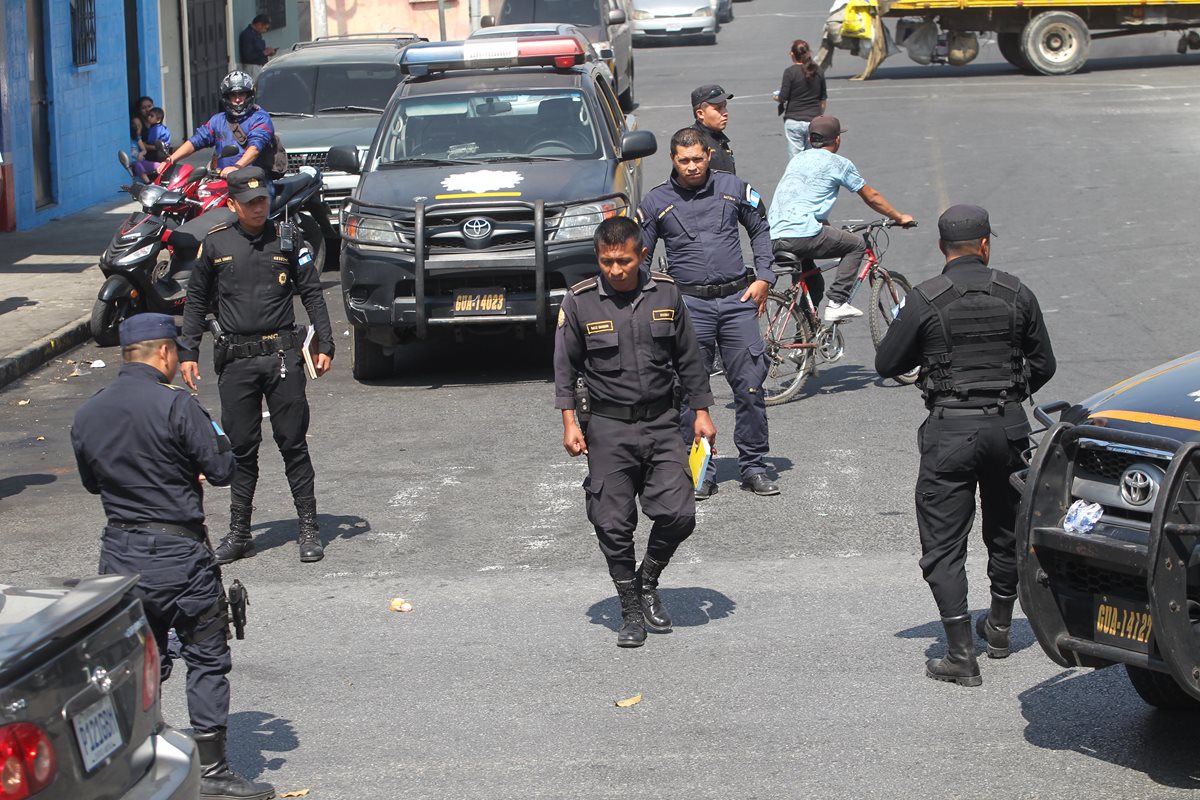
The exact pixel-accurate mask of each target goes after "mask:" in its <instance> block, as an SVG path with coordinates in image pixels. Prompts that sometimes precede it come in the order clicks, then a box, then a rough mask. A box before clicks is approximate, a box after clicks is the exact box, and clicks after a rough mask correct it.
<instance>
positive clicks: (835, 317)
mask: <svg viewBox="0 0 1200 800" xmlns="http://www.w3.org/2000/svg"><path fill="white" fill-rule="evenodd" d="M862 315H863V312H861V311H859V310H858V309H857V308H855V307H854V306H852V305H850V304H849V303H830V304H829V305H827V306H825V321H826V322H841V321H842V320H844V319H853V318H854V317H861V316H862Z"/></svg>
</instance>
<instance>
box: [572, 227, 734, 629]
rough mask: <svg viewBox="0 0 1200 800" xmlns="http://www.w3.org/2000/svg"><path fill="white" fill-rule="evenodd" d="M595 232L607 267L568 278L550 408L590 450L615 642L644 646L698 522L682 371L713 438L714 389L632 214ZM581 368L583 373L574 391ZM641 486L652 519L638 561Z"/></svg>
mask: <svg viewBox="0 0 1200 800" xmlns="http://www.w3.org/2000/svg"><path fill="white" fill-rule="evenodd" d="M593 241H594V243H595V247H596V256H597V259H598V260H599V262H600V273H601V274H600V276H598V277H595V278H589V279H587V280H585V281H581V282H580V283H577V284H575V285H574V286H572V287H571V291H570V292H569V293H568V294H567V295H566V297H564V298H563V304H562V309H561V310H560V311H559V316H558V329H557V332H556V334H555V339H554V394H555V397H554V407H555V408H558V409H561V410H562V415H563V447H565V448H566V450H567V452H568V453H570V454H571V456H572V457H574V456H577V455H579V454H580V453H584V454H586V455H587V457H588V477H587V479H586V480H585V481H584V490H585V491H586V492H587V498H586V508H587V515H588V519H589V520H590V521H591V523H592V525H594V526H595V528H596V537H597V539H598V540H599V542H600V550H601V552H602V553H603V554H604V558H605V559H606V560H607V562H608V572H609V574H610V575H611V576H612V579H613V582H614V583H615V584H616V587H617V595H618V597H619V598H620V601H621V616H622V625H621V629H620V631H619V632H618V634H617V646H618V647H640V646H641V645H642V644H643V643H644V642H645V641H646V628H649V629H650V630H652V631H655V632H657V633H666V632H667V631H669V630H671V617H670V615H668V613H667V611H666V609H665V608H664V607H663V605H662V600H661V598H660V597H659V594H658V579H659V576H660V575H661V574H662V571H663V568H664V567H665V566H666V565H667V562H669V561H670V560H671V556H672V555H674V553H675V550H676V549H677V548H678V547H679V545H680V543H681V542H683V540H685V539H686V538H687V537H688V536H690V535H691V533H692V531H693V530H694V529H695V527H696V500H695V497H694V496H693V494H692V481H691V470H690V468H689V467H688V454H687V451H686V449H685V448H684V444H683V440H681V439H680V438H679V407H678V403H677V402H676V401H675V399H674V396H673V395H674V387H675V382H676V379H677V378H678V381H679V382H680V383H681V384H682V386H683V389H684V390H685V391H686V392H687V393H688V394H689V395H690V396H691V400H692V405H693V407H694V408H695V409H696V421H695V424H694V426H693V430H694V438H695V440H696V441H699V440H700V439H701V438H705V439H708V441H709V442H710V443H711V442H712V441H713V440H714V439H715V437H716V433H717V431H716V428H715V427H713V423H712V419H711V418H710V417H709V415H708V407H709V406H710V405H712V402H713V396H712V391H711V390H710V389H709V385H708V373H707V372H705V370H704V365H703V364H702V363H701V358H700V348H699V347H698V345H697V344H696V335H695V333H694V332H693V331H692V326H691V323H690V322H689V320H688V312H687V307H686V306H685V305H684V304H683V298H682V297H681V296H680V294H679V291H678V290H677V289H676V287H675V282H674V281H673V280H672V279H671V278H670V277H668V276H667V275H664V274H663V273H660V272H644V271H642V270H641V269H640V265H641V263H642V260H643V259H644V258H645V256H646V251H645V248H643V247H642V244H641V231H640V230H639V228H638V226H637V224H636V223H635V222H634V221H633V220H631V219H630V218H628V217H613V218H611V219H607V220H605V221H604V222H602V223H601V224H600V225H599V226H598V227H597V228H596V233H595V238H594V240H593ZM577 376H582V382H583V387H582V388H581V389H580V390H579V391H578V392H577V391H576V378H577ZM577 404H578V407H579V415H577V414H576V412H575V411H574V410H573V409H575V408H576V406H577ZM588 412H590V421H584V422H583V424H582V425H581V420H580V419H579V417H580V416H586V415H587V413H588ZM583 425H586V432H585V430H584V427H583ZM585 437H586V438H585ZM639 496H640V497H641V498H642V511H643V512H644V513H645V514H646V516H648V517H650V519H652V520H654V525H653V527H652V528H651V529H650V537H649V541H648V542H647V544H646V553H645V557H644V558H643V559H642V563H641V566H638V567H635V564H636V559H635V557H634V548H633V531H634V529H635V528H636V527H637V505H636V503H635V500H636V498H637V497H639Z"/></svg>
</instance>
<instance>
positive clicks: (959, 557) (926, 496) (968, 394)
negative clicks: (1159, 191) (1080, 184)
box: [875, 205, 1055, 686]
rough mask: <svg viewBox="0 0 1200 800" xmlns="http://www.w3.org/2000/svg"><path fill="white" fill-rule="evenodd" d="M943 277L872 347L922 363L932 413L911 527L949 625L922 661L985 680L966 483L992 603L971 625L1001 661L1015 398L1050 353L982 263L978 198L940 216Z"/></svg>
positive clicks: (1012, 590)
mask: <svg viewBox="0 0 1200 800" xmlns="http://www.w3.org/2000/svg"><path fill="white" fill-rule="evenodd" d="M938 232H939V235H940V239H941V241H940V242H939V247H940V248H941V251H942V253H943V254H944V255H945V257H946V267H945V269H944V270H943V271H942V273H941V274H940V275H938V276H936V277H934V278H931V279H930V280H927V281H925V282H924V283H922V284H920V285H919V286H917V287H916V288H915V289H914V290H913V292H912V293H910V294H909V295H908V297H907V299H906V301H905V305H904V307H903V308H902V309H901V311H900V314H899V316H898V317H897V318H896V320H895V322H894V323H893V324H892V325H891V327H889V328H888V332H887V335H886V336H885V337H884V338H883V341H882V342H881V343H880V345H879V350H878V351H877V353H876V355H875V369H876V370H877V371H878V372H879V374H880V375H882V376H884V377H885V378H886V377H893V376H896V375H900V374H902V373H905V372H908V371H909V370H911V369H913V368H915V367H918V366H919V367H920V368H921V372H920V379H919V381H920V386H921V390H922V393H923V394H924V397H925V405H926V406H927V407H928V408H929V417H928V418H927V419H926V420H925V422H924V423H923V424H922V425H921V428H920V430H919V431H918V434H917V444H918V447H919V448H920V451H921V466H920V472H919V473H918V475H917V489H916V505H917V527H918V528H919V530H920V532H921V551H922V557H921V570H922V572H923V573H924V575H925V580H926V581H927V582H928V583H929V587H930V589H932V590H933V597H934V600H935V601H936V602H937V605H938V611H939V612H940V613H941V617H942V624H943V626H945V628H946V639H947V643H948V646H947V655H946V657H945V658H942V659H940V660H931V661H929V663H928V665H927V667H926V674H927V675H928V676H929V677H931V678H934V679H936V680H941V681H950V682H956V683H958V684H960V685H962V686H978V685H980V683H981V682H982V678H981V677H980V674H979V664H978V662H977V661H976V659H975V642H974V640H973V638H972V636H971V618H970V616H968V614H967V574H966V557H967V535H968V534H969V533H970V532H971V524H972V522H973V520H974V517H975V490H976V486H978V488H979V497H980V502H981V505H982V511H983V541H984V544H985V545H986V546H987V551H988V578H989V579H990V581H991V596H992V600H991V607H990V609H989V611H988V612H987V613H986V614H985V615H983V616H981V617H980V618H979V621H978V624H977V626H976V630H977V631H978V633H979V635H980V637H981V638H983V639H984V640H985V642H986V644H987V651H988V655H989V656H991V657H993V658H1004V657H1005V656H1007V655H1008V651H1009V628H1010V626H1011V623H1012V611H1013V603H1014V602H1015V601H1016V595H1017V553H1016V540H1015V538H1014V534H1013V528H1014V524H1015V517H1016V508H1017V503H1018V502H1019V498H1018V497H1017V496H1016V493H1015V492H1014V490H1013V489H1012V487H1011V486H1010V485H1009V482H1008V478H1009V476H1010V475H1011V474H1012V473H1013V471H1015V470H1016V469H1018V468H1019V467H1020V466H1021V452H1022V451H1024V450H1025V449H1026V448H1027V447H1028V446H1029V430H1030V427H1029V422H1028V420H1027V419H1026V417H1025V410H1024V409H1023V408H1022V407H1021V401H1023V400H1025V399H1026V398H1027V397H1029V396H1030V395H1031V394H1032V393H1033V392H1035V391H1037V390H1038V389H1040V388H1041V387H1042V386H1043V385H1045V383H1046V382H1047V381H1048V380H1050V378H1051V377H1053V375H1054V369H1055V361H1054V352H1053V350H1052V349H1051V346H1050V336H1049V334H1048V333H1047V332H1046V327H1045V323H1044V322H1043V320H1042V311H1041V308H1040V307H1039V306H1038V302H1037V298H1036V297H1034V295H1033V292H1031V291H1029V289H1028V287H1026V286H1025V285H1024V284H1022V283H1021V281H1020V280H1019V279H1017V278H1016V277H1014V276H1012V275H1009V274H1008V273H1006V272H1000V271H999V270H994V269H989V268H988V261H989V258H990V256H991V252H992V229H991V223H990V221H989V219H988V213H987V211H985V210H984V209H982V208H980V207H979V206H970V205H958V206H952V207H951V208H949V209H947V210H946V212H945V213H944V214H942V216H941V218H940V219H939V220H938Z"/></svg>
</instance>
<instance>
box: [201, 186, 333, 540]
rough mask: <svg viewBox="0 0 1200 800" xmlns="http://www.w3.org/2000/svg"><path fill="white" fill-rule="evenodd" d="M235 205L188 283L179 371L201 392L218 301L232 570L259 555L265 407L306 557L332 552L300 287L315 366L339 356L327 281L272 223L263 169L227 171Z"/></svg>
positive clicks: (298, 243) (217, 361)
mask: <svg viewBox="0 0 1200 800" xmlns="http://www.w3.org/2000/svg"><path fill="white" fill-rule="evenodd" d="M227 180H228V181H229V198H230V199H229V205H230V207H231V208H232V209H233V210H234V212H235V213H236V214H237V221H236V222H233V223H228V224H223V225H218V226H216V227H215V228H213V229H212V230H211V231H209V232H208V236H207V238H205V240H204V246H203V249H202V251H201V257H200V259H199V263H198V264H197V266H196V268H195V270H193V271H192V278H191V282H190V283H189V284H188V294H187V305H186V306H185V309H184V315H183V345H182V347H181V348H180V356H179V357H180V361H181V365H180V371H181V372H182V373H183V380H184V383H186V384H187V385H188V387H189V388H191V389H193V390H195V386H196V381H197V380H199V379H200V368H199V365H198V364H197V359H198V357H199V349H200V339H201V337H202V336H203V333H204V328H205V315H206V314H207V313H208V309H209V305H210V303H213V302H215V304H216V312H217V324H218V325H219V327H220V330H221V334H220V335H219V336H218V337H217V340H216V342H215V343H214V345H213V360H214V367H215V368H216V371H217V375H218V376H219V377H218V380H219V384H218V385H219V387H220V392H221V422H222V424H224V426H225V430H227V431H228V432H229V440H230V441H231V442H232V443H233V454H234V456H235V457H236V458H237V470H236V471H235V472H234V475H233V483H232V486H231V495H232V497H231V499H230V506H229V517H230V522H229V533H228V535H226V536H225V537H224V538H223V539H221V543H220V545H218V547H217V561H218V563H221V564H228V563H229V562H231V561H236V560H237V559H239V558H247V557H249V556H253V555H254V554H255V550H254V539H253V537H252V536H251V534H250V513H251V510H252V504H253V502H254V489H255V486H256V485H257V483H258V446H259V444H260V443H261V442H262V401H263V398H266V401H267V409H268V410H269V411H270V413H271V430H272V432H273V433H274V437H275V444H276V445H278V446H279V452H280V453H281V454H282V455H283V465H284V471H285V472H286V473H287V479H288V484H289V485H290V487H291V490H292V499H293V501H294V502H295V504H296V511H297V513H298V514H299V517H300V536H299V543H300V560H301V561H320V560H321V559H322V558H323V557H324V555H325V549H324V546H323V545H322V543H321V532H320V529H319V528H318V527H317V500H316V496H315V494H314V483H315V475H314V474H313V467H312V459H311V458H310V457H309V454H308V442H307V440H306V439H305V436H306V434H307V433H308V398H307V397H306V396H305V394H304V385H305V374H304V369H305V364H304V361H303V359H302V356H301V353H300V349H301V346H302V345H303V343H304V333H303V330H302V329H298V328H297V327H296V317H295V313H294V312H293V310H292V294H293V293H294V292H295V291H297V290H298V291H299V293H300V299H301V301H302V302H303V303H304V308H305V310H306V311H307V312H308V318H309V320H310V321H311V322H312V324H313V327H314V328H315V329H316V350H317V353H316V354H315V355H314V356H313V364H314V367H315V371H316V374H317V375H318V376H320V375H323V374H325V372H326V371H327V370H328V369H329V364H330V361H331V360H332V359H333V349H334V346H333V331H332V329H331V328H330V325H329V312H328V310H327V309H326V308H325V298H324V296H323V295H322V294H321V276H320V275H318V274H317V271H316V269H315V268H314V267H313V261H312V254H311V253H310V252H309V250H308V248H307V247H306V246H305V245H304V242H303V240H302V239H301V238H300V233H299V230H298V228H297V226H295V225H294V224H291V223H283V224H279V225H276V224H272V223H270V222H268V220H267V212H268V210H269V201H268V199H267V176H266V174H265V173H264V172H263V171H262V169H260V168H258V167H245V168H243V169H239V170H237V171H236V172H232V173H230V174H229V177H228V178H227Z"/></svg>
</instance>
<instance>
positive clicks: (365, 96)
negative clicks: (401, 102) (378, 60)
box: [257, 64, 400, 115]
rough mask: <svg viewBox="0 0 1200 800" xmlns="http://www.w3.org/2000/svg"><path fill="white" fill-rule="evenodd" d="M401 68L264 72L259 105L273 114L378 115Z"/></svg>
mask: <svg viewBox="0 0 1200 800" xmlns="http://www.w3.org/2000/svg"><path fill="white" fill-rule="evenodd" d="M399 82H400V68H399V67H398V66H396V65H395V64H322V65H320V66H307V67H285V66H281V67H278V68H276V69H266V70H263V73H262V75H260V76H259V78H258V85H257V91H258V104H259V105H261V106H262V107H263V108H265V109H266V110H267V111H269V112H271V113H272V114H279V115H288V114H317V113H322V114H335V113H364V112H365V113H371V112H375V113H378V112H381V111H383V109H384V107H385V106H387V102H388V100H389V99H390V98H391V96H392V92H393V91H394V90H395V89H396V84H397V83H399Z"/></svg>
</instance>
